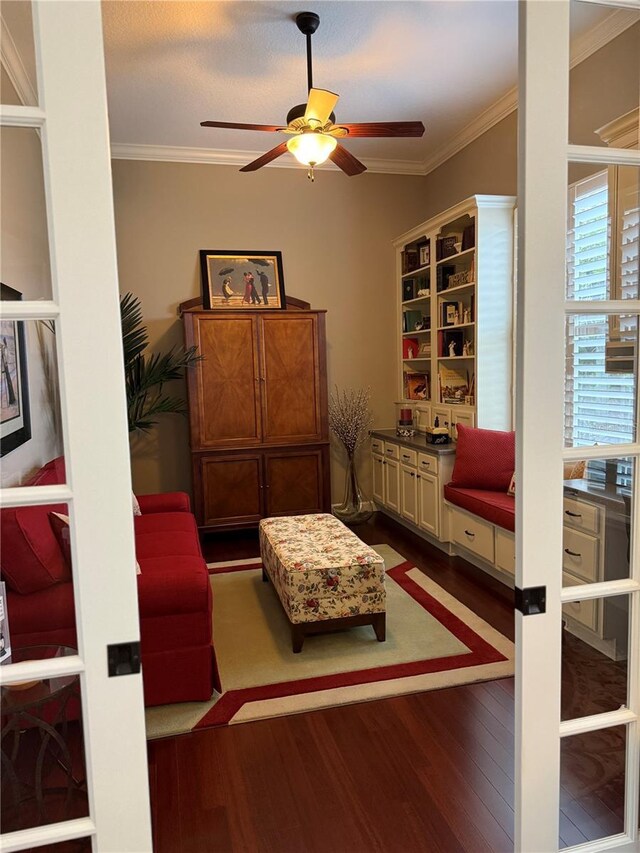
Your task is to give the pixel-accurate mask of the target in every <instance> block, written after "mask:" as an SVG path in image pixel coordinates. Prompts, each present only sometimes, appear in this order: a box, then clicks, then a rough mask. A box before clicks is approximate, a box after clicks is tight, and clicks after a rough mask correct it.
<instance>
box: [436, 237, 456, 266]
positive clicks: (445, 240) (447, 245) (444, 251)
mask: <svg viewBox="0 0 640 853" xmlns="http://www.w3.org/2000/svg"><path fill="white" fill-rule="evenodd" d="M457 244H459V245H460V246H462V234H461V233H453V234H445V235H443V236H442V237H438V238H437V239H436V258H437V260H439V261H442V260H444V258H449V257H451V256H452V255H457V254H458V252H459V251H460V249H457V248H456V245H457Z"/></svg>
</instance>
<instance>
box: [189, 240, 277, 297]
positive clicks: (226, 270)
mask: <svg viewBox="0 0 640 853" xmlns="http://www.w3.org/2000/svg"><path fill="white" fill-rule="evenodd" d="M200 271H201V274H202V305H203V307H204V308H207V309H221V308H224V309H227V310H229V309H231V310H238V309H243V308H260V309H262V310H265V309H279V308H286V307H287V303H286V300H285V294H284V275H283V272H282V253H281V252H256V251H248V252H243V251H232V250H223V249H200Z"/></svg>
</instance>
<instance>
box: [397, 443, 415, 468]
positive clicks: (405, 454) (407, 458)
mask: <svg viewBox="0 0 640 853" xmlns="http://www.w3.org/2000/svg"><path fill="white" fill-rule="evenodd" d="M400 461H401V462H402V464H403V465H410V466H412V467H413V468H415V467H416V464H417V461H418V454H417V453H416V451H415V450H409V448H408V447H402V445H401V446H400Z"/></svg>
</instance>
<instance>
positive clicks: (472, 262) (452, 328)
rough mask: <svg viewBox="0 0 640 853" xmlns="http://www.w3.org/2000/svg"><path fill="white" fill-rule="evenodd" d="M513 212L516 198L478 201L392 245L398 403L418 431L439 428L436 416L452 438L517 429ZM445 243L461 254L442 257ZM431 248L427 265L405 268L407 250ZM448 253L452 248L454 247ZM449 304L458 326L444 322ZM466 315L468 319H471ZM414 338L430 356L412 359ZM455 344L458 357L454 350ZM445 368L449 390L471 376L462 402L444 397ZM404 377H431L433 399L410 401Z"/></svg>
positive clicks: (457, 207)
mask: <svg viewBox="0 0 640 853" xmlns="http://www.w3.org/2000/svg"><path fill="white" fill-rule="evenodd" d="M514 207H515V198H513V197H512V196H488V195H476V196H472V197H471V198H469V199H466V200H465V201H463V202H460V203H459V204H457V205H455V206H454V207H452V208H449V209H448V210H445V211H443V212H442V213H440V214H438V215H437V216H434V217H432V218H431V219H429V220H427V221H426V222H422V223H420V225H418V226H416V227H415V228H412V229H411V230H410V231H407V232H406V233H405V234H402V235H400V237H398V238H397V240H395V241H394V247H395V249H396V270H397V273H396V281H397V282H398V284H397V285H396V288H397V290H396V292H397V328H398V343H397V347H398V356H399V357H398V368H399V369H398V391H399V399H398V400H397V401H396V403H395V404H396V407H397V408H400V407H411V408H413V410H414V413H415V414H414V417H415V419H416V421H417V425H418V426H419V427H424V426H427V425H433V424H434V421H435V419H436V418H438V421H439V423H440V425H441V426H442V425H443V423H447V424H448V426H449V428H450V431H451V433H452V436H453V437H454V438H455V431H456V424H457V423H466V424H469V425H472V426H480V427H484V428H487V429H511V426H512V399H511V395H512V384H513V365H512V352H513V343H512V341H513V338H512V335H513V252H514V247H513V211H514ZM471 226H473V238H471ZM442 238H450V239H449V241H448V242H449V244H456V245H455V254H451V255H447V256H444V257H436V253H437V246H438V244H439V240H440V239H442ZM463 238H464V242H463ZM427 245H428V247H429V252H430V257H429V263H428V264H422V265H421V266H417V267H416V268H415V269H410V270H404V269H403V253H405V252H414V253H416V254H419V252H420V247H421V246H422V247H424V246H427ZM448 248H449V249H450V250H452V246H451V245H449V247H448ZM423 251H424V250H423ZM460 274H462V275H460ZM451 276H458V280H460V279H462V282H461V283H459V284H454V285H453V286H451V287H449V286H448V285H449V278H450V277H451ZM465 278H466V279H468V280H466V281H465V280H464V279H465ZM454 282H455V278H454ZM412 288H413V292H409V291H410V290H411V289H412ZM418 289H422V290H428V291H429V295H422V296H417V290H418ZM407 296H408V297H409V298H407ZM446 302H449V303H451V305H450V306H449V316H452V315H453V316H452V318H453V317H455V311H454V308H453V303H456V305H457V315H458V316H457V319H458V322H457V323H456V322H454V323H447V322H446V320H445V316H444V310H445V309H444V308H443V305H444V303H446ZM466 311H468V312H469V316H468V317H466V319H465V312H466ZM405 316H406V320H404V321H403V318H404V317H405ZM427 321H428V322H429V324H430V328H429V329H418V330H416V329H413V328H411V326H412V325H414V324H415V323H416V322H418V323H424V322H427ZM403 322H404V323H405V325H403ZM405 326H406V327H405ZM411 339H415V340H416V341H417V342H418V344H419V347H420V346H423V345H424V344H425V343H427V342H428V343H430V346H431V348H430V353H429V354H428V355H425V357H420V356H418V357H417V358H407V357H406V351H407V350H406V347H407V341H408V340H411ZM452 340H453V341H454V355H451V354H450V353H449V344H450V343H451V341H452ZM465 343H466V344H467V346H469V347H470V352H469V354H467V355H465V354H464V353H463V351H462V348H463V346H464V345H465ZM445 369H448V370H449V371H455V373H456V374H457V376H458V377H459V378H458V379H456V380H452V385H451V386H450V387H455V382H456V381H457V382H463V381H467V376H468V388H467V391H471V393H466V394H464V395H463V396H464V402H455V403H454V402H451V400H452V399H454V397H453V396H450V397H448V398H446V399H443V398H442V394H441V387H440V382H439V376H440V374H441V373H442V371H443V370H445ZM405 373H415V374H424V373H426V374H428V376H429V399H421V400H411V399H407V397H406V395H405V381H404V375H405ZM451 376H453V374H451ZM456 396H457V398H458V399H459V398H460V397H461V396H462V392H461V391H460V390H458V391H457V392H456ZM470 398H471V399H470Z"/></svg>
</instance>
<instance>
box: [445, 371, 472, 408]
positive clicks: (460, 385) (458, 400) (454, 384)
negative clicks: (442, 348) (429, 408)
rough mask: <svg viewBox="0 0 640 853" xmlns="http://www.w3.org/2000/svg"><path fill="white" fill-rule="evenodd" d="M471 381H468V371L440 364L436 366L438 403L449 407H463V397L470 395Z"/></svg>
mask: <svg viewBox="0 0 640 853" xmlns="http://www.w3.org/2000/svg"><path fill="white" fill-rule="evenodd" d="M472 381H473V380H472ZM472 381H471V382H470V381H469V371H468V370H464V369H462V368H458V367H449V366H448V365H444V364H440V365H439V366H438V385H439V387H440V402H441V403H447V404H451V405H463V404H464V401H465V397H468V396H469V395H470V388H471V383H472Z"/></svg>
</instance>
